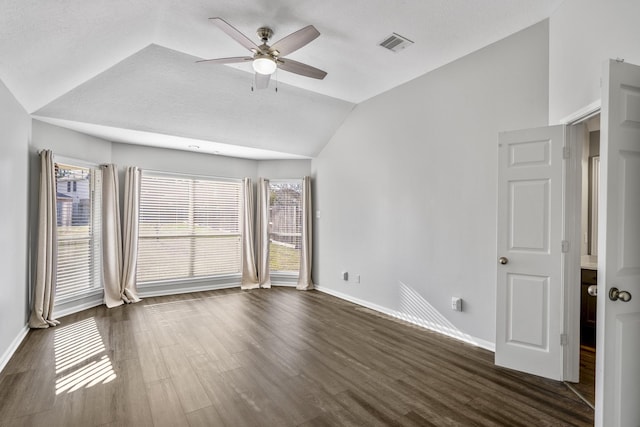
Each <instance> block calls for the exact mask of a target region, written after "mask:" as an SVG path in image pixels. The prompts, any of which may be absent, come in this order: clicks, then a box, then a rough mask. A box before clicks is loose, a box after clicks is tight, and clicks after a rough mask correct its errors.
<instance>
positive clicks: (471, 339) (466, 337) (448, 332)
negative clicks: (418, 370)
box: [315, 285, 496, 353]
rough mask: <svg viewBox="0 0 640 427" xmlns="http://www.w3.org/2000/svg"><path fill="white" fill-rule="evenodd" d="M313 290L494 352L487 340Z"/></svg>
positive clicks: (328, 291) (326, 290) (331, 291)
mask: <svg viewBox="0 0 640 427" xmlns="http://www.w3.org/2000/svg"><path fill="white" fill-rule="evenodd" d="M315 289H316V290H317V291H320V292H324V293H325V294H329V295H333V296H334V297H337V298H340V299H343V300H345V301H349V302H352V303H354V304H357V305H360V306H362V307H366V308H369V309H371V310H375V311H377V312H380V313H383V314H386V315H388V316H391V317H395V318H396V319H400V320H404V321H405V322H409V323H411V324H413V325H416V326H420V327H423V328H425V329H429V330H431V331H434V332H437V333H439V334H443V335H446V336H448V337H451V338H455V339H457V340H459V341H462V342H466V343H467V344H472V345H475V346H476V347H480V348H484V349H485V350H489V351H492V352H494V353H495V351H496V345H495V343H492V342H490V341H487V340H483V339H481V338H476V337H473V336H470V335H467V334H462V333H460V331H454V330H452V329H451V328H450V327H448V326H445V325H436V324H434V323H433V322H430V321H428V320H426V319H421V318H417V317H415V316H411V315H407V314H406V313H402V312H399V311H396V310H391V309H390V308H387V307H383V306H381V305H378V304H374V303H372V302H369V301H365V300H362V299H360V298H356V297H353V296H351V295H347V294H345V293H342V292H339V291H336V290H334V289H329V288H323V287H321V286H318V285H316V286H315Z"/></svg>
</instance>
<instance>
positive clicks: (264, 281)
mask: <svg viewBox="0 0 640 427" xmlns="http://www.w3.org/2000/svg"><path fill="white" fill-rule="evenodd" d="M256 232H257V234H258V238H257V242H256V252H257V254H258V260H257V264H258V282H259V283H260V287H261V288H270V287H271V274H270V272H269V180H268V179H264V178H260V179H259V180H258V225H257V230H256Z"/></svg>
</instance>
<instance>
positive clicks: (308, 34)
mask: <svg viewBox="0 0 640 427" xmlns="http://www.w3.org/2000/svg"><path fill="white" fill-rule="evenodd" d="M209 19H210V20H211V22H213V23H214V24H215V25H216V26H217V27H218V28H220V29H221V30H222V31H224V32H225V33H226V34H227V35H228V36H229V37H231V38H232V39H234V40H235V41H237V42H238V43H240V44H241V45H242V46H244V47H245V48H246V49H248V50H250V51H251V52H252V53H253V56H238V57H232V58H217V59H205V60H201V61H197V62H210V63H213V64H233V63H239V62H246V61H251V65H252V66H253V70H254V71H255V72H256V74H255V83H256V88H257V89H265V88H267V86H268V85H269V79H270V76H271V74H273V73H274V72H275V71H276V69H277V68H280V69H282V70H284V71H288V72H290V73H294V74H299V75H301V76H305V77H311V78H313V79H318V80H322V79H324V78H325V76H326V75H327V73H326V72H325V71H322V70H320V69H318V68H315V67H312V66H311V65H307V64H303V63H301V62H298V61H294V60H293V59H287V58H285V56H286V55H288V54H290V53H292V52H294V51H296V50H298V49H300V48H301V47H303V46H306V45H307V44H308V43H310V42H311V41H312V40H314V39H316V38H317V37H318V36H319V35H320V32H319V31H318V30H317V29H316V28H315V27H314V26H313V25H307V26H306V27H304V28H302V29H300V30H298V31H296V32H294V33H291V34H289V35H288V36H286V37H284V38H283V39H280V40H279V41H277V42H275V43H274V44H273V45H271V46H269V45H268V44H267V42H268V41H269V39H270V38H271V36H272V35H273V31H272V30H271V28H269V27H260V28H258V31H257V34H258V37H260V39H261V40H262V44H261V45H260V46H258V45H256V44H255V43H254V42H252V41H251V39H249V38H248V37H247V36H245V35H244V34H242V33H241V32H240V31H238V30H237V29H235V28H234V27H233V26H231V24H229V23H228V22H226V21H225V20H224V19H222V18H209Z"/></svg>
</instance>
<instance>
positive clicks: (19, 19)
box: [0, 0, 562, 157]
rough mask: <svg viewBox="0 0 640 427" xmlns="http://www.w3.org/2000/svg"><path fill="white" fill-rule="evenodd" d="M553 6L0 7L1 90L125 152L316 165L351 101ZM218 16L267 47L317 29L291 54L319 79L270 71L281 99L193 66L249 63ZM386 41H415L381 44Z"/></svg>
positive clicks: (230, 70) (164, 1)
mask: <svg viewBox="0 0 640 427" xmlns="http://www.w3.org/2000/svg"><path fill="white" fill-rule="evenodd" d="M561 2H562V0H535V1H533V0H483V1H477V0H429V1H425V0H398V1H393V2H391V1H388V0H351V1H345V0H325V1H322V2H312V1H300V0H269V1H267V0H234V1H231V0H209V1H203V0H181V1H179V0H110V1H107V0H91V1H87V0H49V1H32V0H30V1H26V0H2V2H0V79H2V80H3V82H4V83H5V84H6V85H7V86H8V87H9V89H10V90H11V91H12V93H13V94H14V95H15V96H16V98H17V99H18V100H19V101H20V102H21V103H22V105H23V106H24V107H25V109H26V110H27V111H29V112H30V113H35V112H37V115H38V116H41V117H49V118H50V119H51V120H58V122H59V123H67V124H68V125H69V126H71V124H73V123H76V124H77V125H76V128H80V127H81V128H82V129H84V131H85V132H89V133H91V132H92V133H94V134H96V135H100V134H102V135H104V130H105V129H118V131H117V134H118V138H120V140H121V141H122V142H131V143H145V142H143V140H144V141H146V142H147V143H148V138H146V137H145V138H141V137H140V135H141V134H140V132H142V133H143V134H144V135H147V137H148V135H149V134H153V133H158V134H161V135H170V136H176V137H178V138H175V139H176V142H175V144H176V145H175V148H183V149H187V146H186V145H189V144H188V138H197V139H198V140H200V141H211V142H212V143H213V144H221V145H219V147H218V148H224V147H225V146H227V147H228V148H229V147H231V146H240V147H243V150H244V151H243V152H245V151H246V150H250V149H251V148H256V149H258V150H262V151H259V152H257V153H262V154H256V155H257V156H260V155H266V154H265V153H267V152H271V154H270V155H272V156H273V155H275V156H281V155H283V156H284V155H285V154H286V153H289V154H290V155H291V156H293V157H297V156H313V155H315V154H316V153H317V152H318V151H319V150H320V149H321V148H322V146H323V145H324V144H325V143H326V142H327V141H328V138H330V136H331V135H332V134H333V132H335V130H336V128H337V127H338V126H339V125H340V123H341V122H342V120H343V119H344V117H345V116H346V114H348V111H349V110H350V109H351V108H352V107H353V104H355V103H358V102H361V101H363V100H366V99H368V98H370V97H372V96H375V95H377V94H379V93H382V92H384V91H386V90H389V89H391V88H393V87H395V86H397V85H399V84H402V83H404V82H406V81H409V80H411V79H413V78H415V77H418V76H420V75H422V74H424V73H426V72H428V71H431V70H433V69H435V68H437V67H439V66H442V65H444V64H446V63H448V62H450V61H452V60H455V59H457V58H459V57H461V56H464V55H466V54H468V53H471V52H473V51H475V50H477V49H479V48H481V47H483V46H486V45H487V44H490V43H492V42H495V41H497V40H499V39H501V38H504V37H506V36H508V35H510V34H512V33H514V32H516V31H519V30H521V29H523V28H525V27H527V26H529V25H532V24H534V23H536V22H539V21H540V20H542V19H545V18H547V17H549V16H550V14H551V13H552V12H553V10H555V8H557V7H558V6H559V4H560V3H561ZM214 16H220V17H223V18H224V19H225V20H227V21H228V22H229V23H231V24H232V25H234V26H235V27H236V28H238V29H239V30H240V31H242V32H244V33H245V34H246V35H247V36H248V37H250V38H252V39H253V40H254V41H256V42H258V40H257V36H255V31H256V29H257V28H258V27H260V26H263V25H268V26H270V27H271V28H272V29H273V30H274V33H275V34H274V37H273V39H272V41H276V40H278V39H280V38H282V37H284V36H286V35H288V34H289V33H291V32H293V31H296V30H298V29H300V28H302V27H304V26H306V25H308V24H313V25H314V26H315V27H316V28H318V30H319V31H320V33H321V36H320V37H319V38H317V39H316V40H314V41H313V42H311V43H310V44H309V45H307V46H305V47H303V48H302V49H300V50H299V51H296V52H294V53H292V54H291V55H289V57H290V58H292V59H295V60H298V61H301V62H305V63H308V64H310V65H313V66H315V67H317V68H320V69H323V70H325V71H327V72H328V76H327V77H326V78H325V79H324V80H322V81H318V80H313V79H309V78H304V77H300V76H297V75H293V74H290V73H287V72H284V71H280V72H278V80H279V82H280V90H279V92H278V93H277V94H275V93H274V92H273V91H272V90H267V91H261V92H253V93H251V92H250V91H249V90H248V88H249V87H250V83H251V75H250V73H249V71H250V64H242V65H238V66H235V67H231V66H221V65H212V64H197V65H195V64H193V63H192V61H193V60H195V59H198V58H217V57H227V56H242V55H245V54H246V53H247V51H246V50H245V49H244V48H243V47H242V46H240V45H238V44H237V43H236V42H234V41H233V40H232V39H230V38H229V37H228V36H226V35H225V34H224V33H222V31H220V30H219V29H218V28H216V27H215V26H214V25H212V24H211V23H210V22H209V21H208V20H207V18H209V17H214ZM392 32H396V33H399V34H401V35H403V36H405V37H407V38H409V39H411V40H413V41H414V42H415V44H414V45H412V46H410V47H409V48H407V49H406V50H404V51H402V52H400V53H392V52H390V51H387V50H385V49H383V48H381V47H379V46H378V43H379V42H380V41H382V40H383V39H384V38H385V37H386V36H387V35H389V34H390V33H392ZM207 118H210V120H207ZM92 125H93V126H94V128H93V131H92V130H91V129H92ZM100 126H102V128H101V127H100ZM128 130H130V131H131V132H129V135H128V136H127V131H128ZM101 132H102V133H101ZM136 132H138V133H136ZM107 133H108V134H112V133H113V132H107ZM185 138H187V139H185ZM177 141H182V142H177ZM185 144H186V145H185ZM191 145H193V144H191ZM217 151H219V152H220V153H221V154H226V155H237V153H236V154H232V153H230V152H228V151H226V150H217ZM283 153H284V154H283ZM245 155H247V156H248V154H245Z"/></svg>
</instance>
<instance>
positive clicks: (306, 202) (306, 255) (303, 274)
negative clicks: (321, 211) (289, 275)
mask: <svg viewBox="0 0 640 427" xmlns="http://www.w3.org/2000/svg"><path fill="white" fill-rule="evenodd" d="M312 224H313V210H312V206H311V178H310V177H308V176H305V177H304V178H303V179H302V239H301V240H302V241H301V248H300V271H299V274H298V284H297V286H296V288H297V289H299V290H303V291H306V290H310V289H313V282H312V280H311V263H312V254H311V248H312V243H313V242H312V234H313V229H312Z"/></svg>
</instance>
